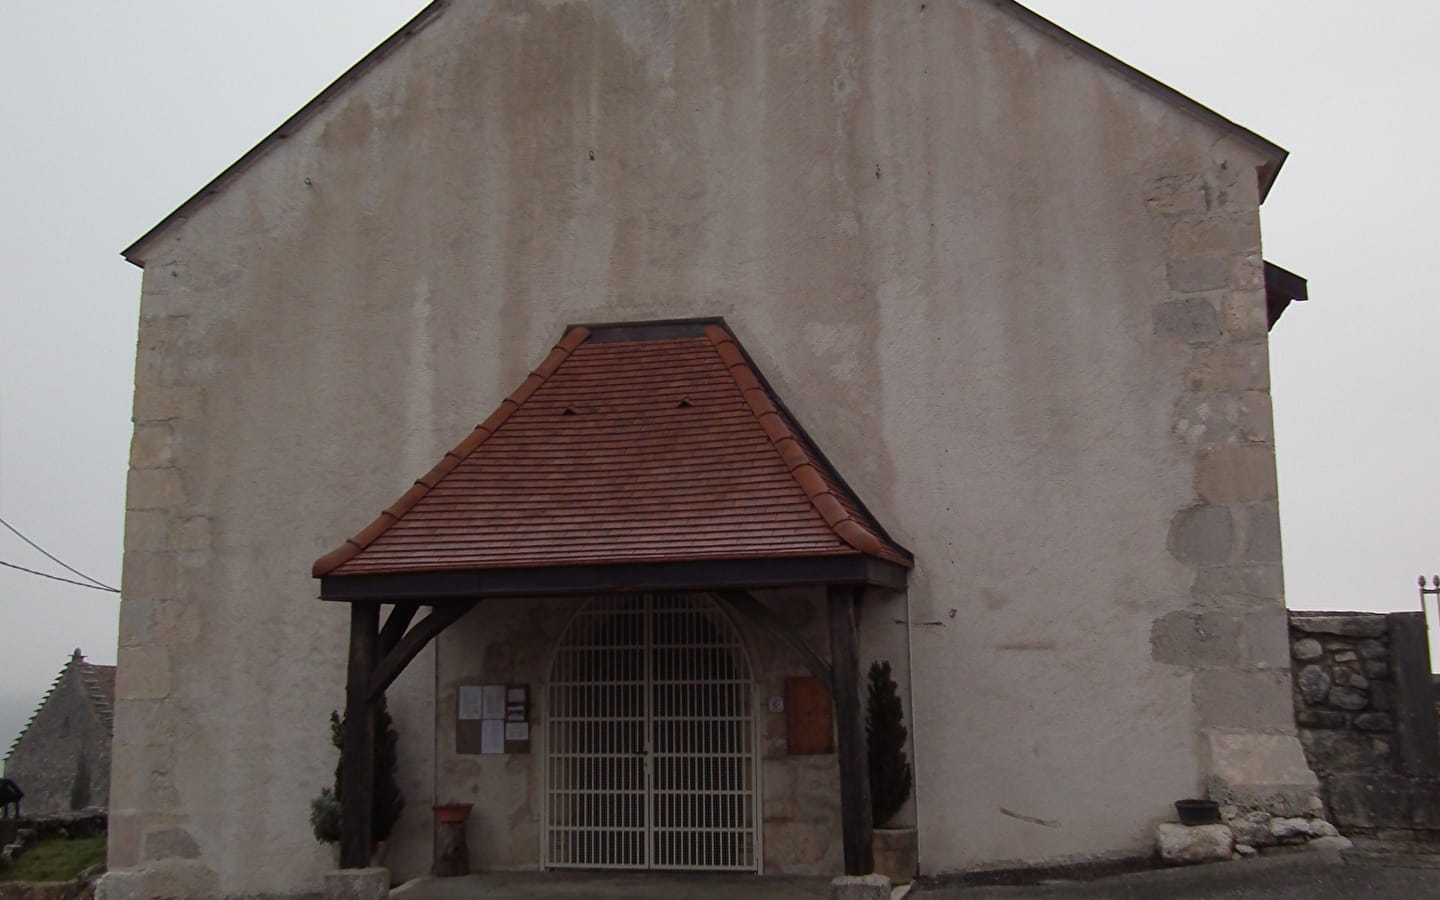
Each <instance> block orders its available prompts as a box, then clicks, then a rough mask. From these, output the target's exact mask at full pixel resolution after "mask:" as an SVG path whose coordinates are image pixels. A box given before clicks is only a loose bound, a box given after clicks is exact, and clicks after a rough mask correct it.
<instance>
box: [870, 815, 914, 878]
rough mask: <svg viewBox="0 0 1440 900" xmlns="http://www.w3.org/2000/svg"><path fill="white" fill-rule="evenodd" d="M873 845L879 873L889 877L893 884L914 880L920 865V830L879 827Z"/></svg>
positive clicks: (877, 872) (876, 867)
mask: <svg viewBox="0 0 1440 900" xmlns="http://www.w3.org/2000/svg"><path fill="white" fill-rule="evenodd" d="M871 846H872V847H873V848H874V851H875V873H876V874H877V875H885V876H887V877H889V879H890V883H891V884H909V883H910V882H911V881H912V880H914V878H915V870H916V869H917V868H918V867H919V865H920V841H919V832H917V831H916V830H915V829H914V828H877V829H875V836H874V838H873V839H872V842H871Z"/></svg>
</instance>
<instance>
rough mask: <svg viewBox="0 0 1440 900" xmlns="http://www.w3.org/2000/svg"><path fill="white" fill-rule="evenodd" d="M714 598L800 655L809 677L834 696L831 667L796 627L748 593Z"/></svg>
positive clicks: (728, 594)
mask: <svg viewBox="0 0 1440 900" xmlns="http://www.w3.org/2000/svg"><path fill="white" fill-rule="evenodd" d="M715 596H717V597H719V598H720V602H721V603H724V604H725V605H726V606H728V607H730V608H731V609H733V610H734V611H735V612H737V613H739V614H740V615H742V616H744V617H746V618H747V619H749V620H750V621H752V622H754V623H755V624H757V625H759V626H760V627H762V628H765V629H767V630H769V631H770V632H772V633H774V634H775V635H776V636H777V637H779V638H780V639H781V640H783V641H784V642H785V643H787V644H789V645H790V646H791V647H793V648H794V649H795V650H796V652H798V653H799V654H800V659H801V661H802V662H804V663H805V668H807V669H809V670H810V674H811V675H814V676H815V679H816V680H817V681H819V682H820V683H821V684H822V685H824V686H825V691H826V693H828V694H830V695H831V697H834V695H835V678H834V675H832V674H831V670H830V664H829V663H828V662H826V661H825V660H824V659H823V658H822V657H821V656H820V654H818V653H816V652H815V650H814V649H813V648H812V647H811V646H810V645H809V644H808V643H807V642H806V641H805V638H804V637H803V636H802V635H801V634H800V632H798V631H796V630H795V626H793V625H791V624H790V623H789V622H787V621H785V620H784V619H782V618H780V616H779V615H777V614H776V612H775V610H773V609H771V608H770V607H768V606H766V605H765V604H763V603H761V602H760V601H759V600H756V599H755V596H754V595H753V594H751V593H750V592H749V591H717V592H716V593H715Z"/></svg>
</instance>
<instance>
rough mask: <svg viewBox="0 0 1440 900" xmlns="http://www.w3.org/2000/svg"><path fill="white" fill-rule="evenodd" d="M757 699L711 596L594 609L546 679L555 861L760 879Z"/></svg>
mask: <svg viewBox="0 0 1440 900" xmlns="http://www.w3.org/2000/svg"><path fill="white" fill-rule="evenodd" d="M752 694H753V688H752V684H751V678H750V667H749V665H748V663H747V661H746V658H745V652H744V648H743V647H742V646H741V643H740V636H739V634H738V633H737V632H736V631H735V628H734V626H733V625H731V623H730V621H729V620H728V619H726V617H725V615H724V614H723V613H722V612H721V611H720V609H719V607H718V606H717V605H716V604H715V602H714V601H713V600H710V599H708V598H706V597H703V596H695V595H690V594H660V593H652V594H633V595H624V596H616V597H599V598H596V599H594V600H591V601H590V603H589V604H588V605H587V606H586V607H585V608H584V609H583V610H581V611H580V612H579V613H578V614H576V616H575V619H574V621H573V622H571V624H570V628H569V629H568V630H567V631H566V633H565V636H564V637H563V638H562V639H561V641H560V646H559V648H558V649H557V651H556V654H555V661H554V663H553V664H552V666H551V671H550V683H549V686H548V689H547V694H546V711H547V715H546V731H545V748H546V766H545V768H546V773H545V774H546V792H545V864H546V865H547V866H550V867H555V868H559V867H579V868H651V869H741V870H749V871H755V870H756V868H757V865H758V861H759V853H758V850H757V831H756V823H757V820H758V816H757V802H758V794H757V778H756V758H757V754H756V751H755V741H756V731H755V724H754V715H753V710H752V708H751V706H752V696H751V695H752Z"/></svg>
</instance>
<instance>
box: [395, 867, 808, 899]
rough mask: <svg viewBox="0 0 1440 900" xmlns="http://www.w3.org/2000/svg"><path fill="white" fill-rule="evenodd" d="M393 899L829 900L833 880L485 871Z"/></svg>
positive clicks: (407, 889) (415, 886)
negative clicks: (737, 899) (742, 899)
mask: <svg viewBox="0 0 1440 900" xmlns="http://www.w3.org/2000/svg"><path fill="white" fill-rule="evenodd" d="M390 896H391V898H393V900H462V898H464V900H469V898H474V897H484V898H486V900H522V898H524V900H582V898H585V900H588V898H599V900H603V898H616V900H649V898H655V900H660V898H666V900H669V898H675V900H732V898H735V897H743V898H745V900H789V898H797V900H807V898H814V900H828V898H829V896H830V879H829V878H828V877H818V878H817V877H809V876H799V875H746V874H728V873H716V872H656V871H649V872H629V871H627V872H605V871H576V870H566V871H559V872H485V873H478V874H474V875H464V876H461V877H457V878H436V877H434V876H431V875H427V876H423V877H421V878H416V879H413V880H411V881H407V882H405V883H404V884H402V885H400V886H398V887H396V888H394V889H392V890H391V891H390Z"/></svg>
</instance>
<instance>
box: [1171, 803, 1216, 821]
mask: <svg viewBox="0 0 1440 900" xmlns="http://www.w3.org/2000/svg"><path fill="white" fill-rule="evenodd" d="M1175 812H1176V814H1178V815H1179V816H1180V824H1181V825H1217V824H1219V822H1220V805H1219V804H1218V803H1216V802H1215V801H1214V800H1176V801H1175Z"/></svg>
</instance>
